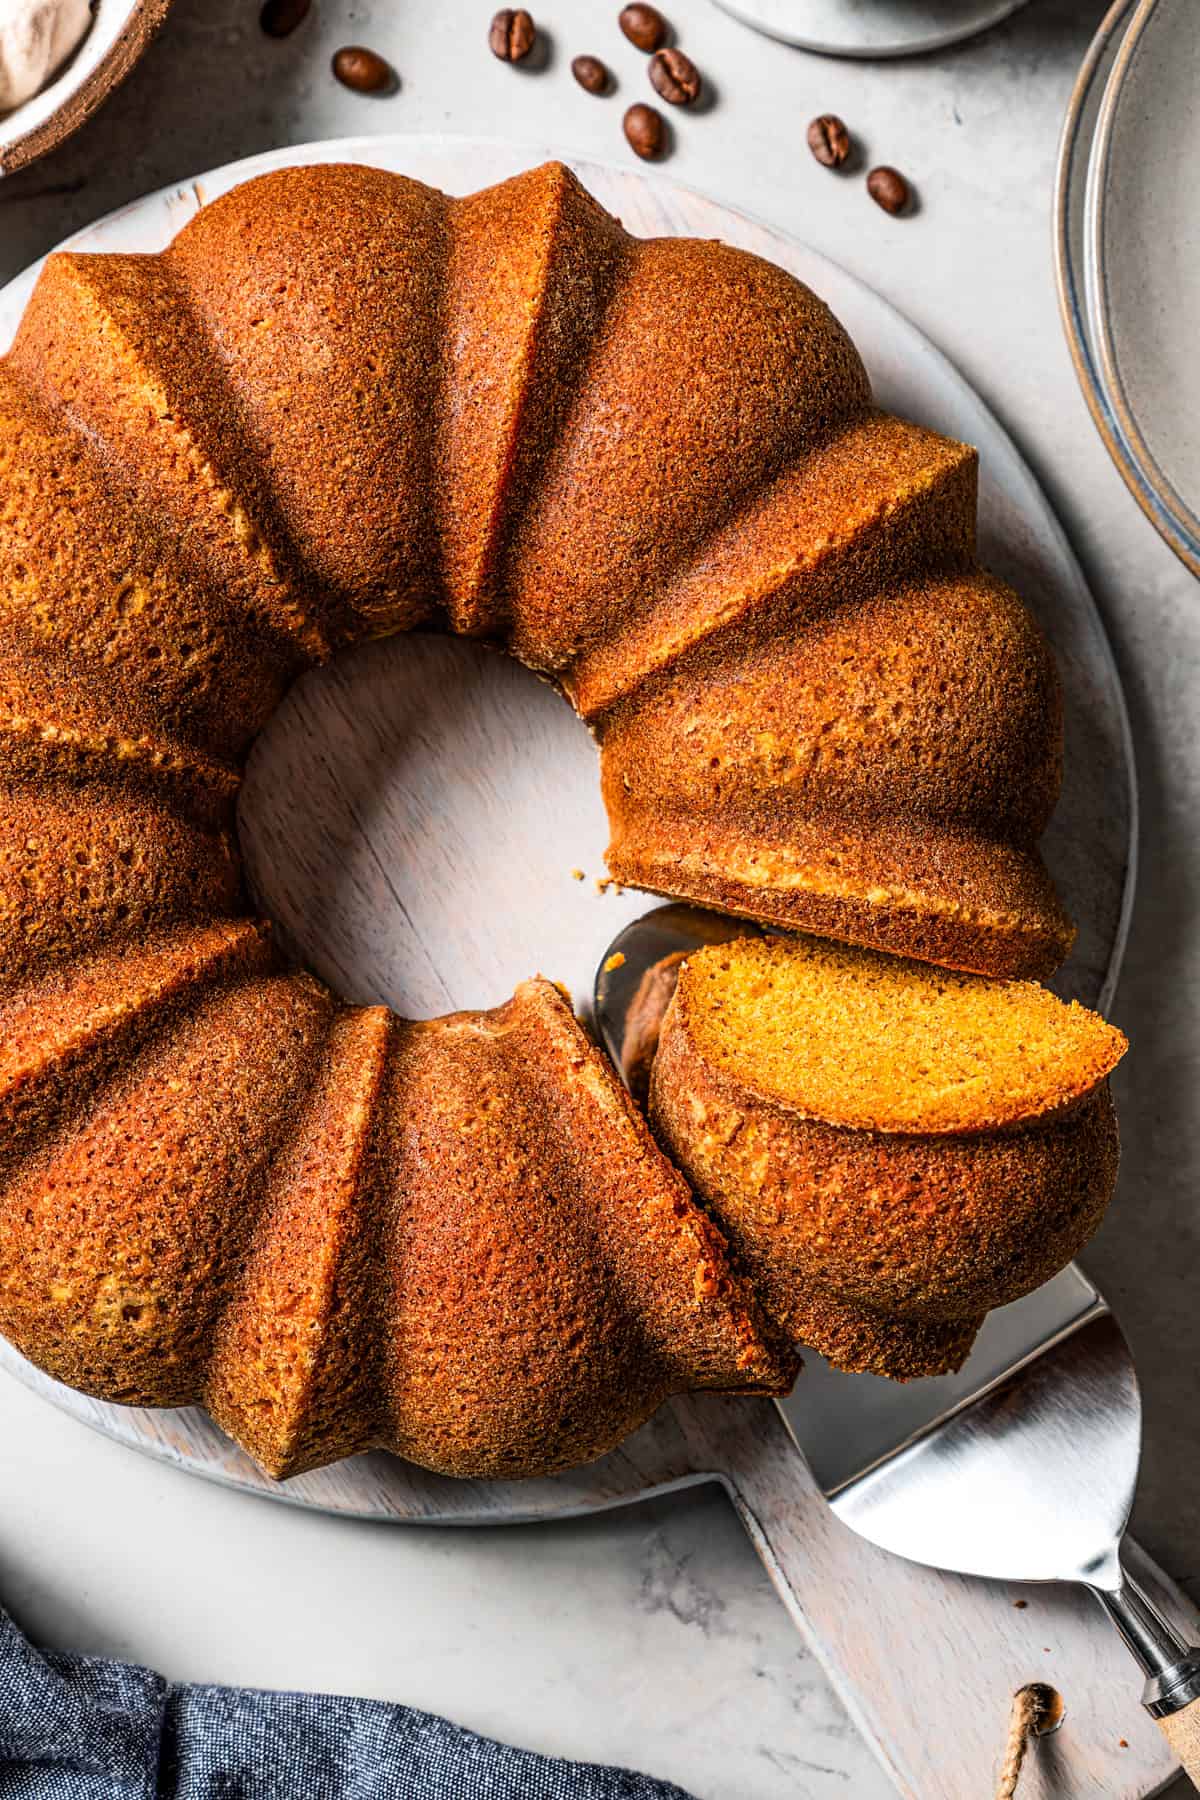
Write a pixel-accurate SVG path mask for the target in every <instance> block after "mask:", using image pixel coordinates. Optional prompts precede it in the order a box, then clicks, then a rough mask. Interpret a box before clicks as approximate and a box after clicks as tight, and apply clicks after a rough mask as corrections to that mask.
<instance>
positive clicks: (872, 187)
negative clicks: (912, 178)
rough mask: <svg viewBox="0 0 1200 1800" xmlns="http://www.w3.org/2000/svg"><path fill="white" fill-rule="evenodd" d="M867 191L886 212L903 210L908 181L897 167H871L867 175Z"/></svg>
mask: <svg viewBox="0 0 1200 1800" xmlns="http://www.w3.org/2000/svg"><path fill="white" fill-rule="evenodd" d="M867 192H868V194H870V196H871V198H872V200H873V201H874V202H875V204H876V206H882V208H883V210H884V212H886V213H900V212H903V211H904V209H905V207H906V206H907V205H908V197H909V196H908V183H907V181H905V179H904V177H903V175H901V173H900V171H899V170H898V169H889V168H888V167H887V166H886V165H885V166H884V167H883V168H881V169H872V170H871V173H870V174H869V175H868V176H867Z"/></svg>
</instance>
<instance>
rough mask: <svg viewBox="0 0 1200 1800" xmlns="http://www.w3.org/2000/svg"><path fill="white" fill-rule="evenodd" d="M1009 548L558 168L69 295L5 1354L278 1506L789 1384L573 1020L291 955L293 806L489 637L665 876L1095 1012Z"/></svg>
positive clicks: (17, 529) (31, 417)
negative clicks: (208, 1419)
mask: <svg viewBox="0 0 1200 1800" xmlns="http://www.w3.org/2000/svg"><path fill="white" fill-rule="evenodd" d="M974 515H975V458H974V454H973V452H971V451H970V450H969V449H967V448H966V447H964V446H963V445H960V444H954V443H949V442H947V441H946V440H944V439H942V438H939V437H937V436H935V435H934V434H933V433H931V432H929V431H926V430H923V429H921V428H919V427H917V426H915V425H909V424H905V423H903V422H902V421H900V420H897V419H894V418H891V417H888V416H886V415H884V414H882V413H881V412H879V411H878V410H877V409H875V408H874V407H873V405H872V401H871V395H870V389H869V384H868V381H867V377H866V374H865V372H864V369H863V366H862V363H861V361H860V359H859V357H858V355H857V353H856V351H855V349H854V347H853V345H852V344H851V343H850V341H849V339H848V338H847V336H846V334H845V333H844V332H843V330H842V329H841V327H840V326H839V325H838V323H837V321H836V320H835V319H834V318H833V317H832V315H831V314H830V313H829V312H828V310H827V309H826V307H825V306H824V305H823V304H822V303H821V301H819V300H818V299H817V298H816V297H815V296H814V295H813V294H811V293H810V292H809V291H808V290H807V289H806V288H804V287H803V286H802V285H801V284H800V283H798V282H797V281H795V280H794V279H792V278H791V277H790V276H788V275H787V274H785V273H784V272H783V271H782V270H780V269H778V268H776V267H774V266H773V265H771V264H769V263H767V262H763V261H761V260H759V259H757V258H755V257H752V256H749V255H746V254H744V253H742V252H740V251H737V250H734V249H730V248H728V247H726V246H724V245H722V244H719V243H699V242H690V241H686V240H677V239H666V240H662V241H640V240H638V239H636V238H634V237H632V236H630V235H629V234H628V233H626V232H625V231H624V230H623V229H622V228H621V226H620V225H619V224H618V223H617V221H616V220H614V219H612V218H611V217H609V216H608V215H607V214H606V213H605V212H604V211H603V210H602V209H601V208H600V207H599V206H598V205H597V204H596V203H595V202H594V201H593V200H592V199H591V198H590V197H589V195H588V194H587V193H586V192H585V191H584V190H583V189H582V188H581V187H580V186H579V184H578V183H577V182H576V181H575V179H574V178H573V177H572V176H571V175H570V174H569V173H568V172H567V171H566V170H565V169H563V168H562V167H560V166H557V165H550V166H548V167H546V168H542V169H536V170H533V171H532V172H530V173H528V174H525V175H522V176H519V177H517V178H516V179H515V180H512V181H507V182H505V183H503V184H502V185H500V186H498V187H496V188H494V189H491V190H489V191H487V192H485V193H481V194H476V195H473V196H470V197H468V198H466V199H462V200H453V199H450V198H448V197H447V196H445V195H443V194H440V193H437V192H435V191H433V190H432V189H430V188H427V187H424V186H422V185H421V184H420V183H418V182H415V181H410V180H406V179H404V178H402V177H400V176H397V175H393V174H387V173H384V172H381V171H379V170H376V169H372V168H366V167H359V166H340V165H319V166H311V167H301V168H295V169H289V170H285V171H282V172H280V173H278V174H273V175H268V176H265V177H263V178H261V179H259V180H256V181H252V182H250V183H248V184H247V185H245V186H243V187H241V188H238V189H236V190H234V191H233V192H232V193H229V194H227V195H225V196H224V197H222V198H220V199H218V200H217V201H216V202H215V203H214V204H212V205H210V206H208V207H206V208H205V209H204V210H202V211H201V212H200V214H199V215H198V216H197V217H196V218H195V219H194V221H193V222H192V223H191V224H189V225H188V226H187V228H186V229H185V230H184V231H183V232H182V233H181V234H180V235H179V237H178V238H177V239H176V240H175V242H174V243H173V244H172V245H171V246H170V247H169V248H168V249H167V250H166V251H165V252H164V253H163V254H162V255H157V256H135V255H96V256H91V255H81V254H64V255H58V256H53V257H51V258H50V259H49V261H48V263H47V264H46V267H45V269H44V271H43V273H42V275H41V277H40V279H39V282H38V285H37V288H36V291H35V293H34V295H33V297H32V299H31V301H30V304H29V307H28V309H27V311H26V314H25V317H24V320H23V321H22V324H21V326H20V328H19V331H18V334H17V337H16V341H15V343H14V345H13V348H12V351H11V353H10V354H9V356H8V357H7V358H6V359H4V360H3V361H2V362H0V591H2V592H3V597H4V606H3V609H2V611H0V1007H2V1008H3V1016H2V1019H0V1058H2V1070H3V1085H2V1088H0V1106H2V1107H3V1108H4V1109H5V1116H6V1117H7V1119H8V1121H9V1128H8V1130H7V1131H6V1133H5V1136H4V1138H3V1141H2V1143H0V1329H3V1330H4V1331H5V1332H7V1333H8V1335H9V1336H11V1337H12V1338H13V1340H14V1341H15V1342H16V1343H17V1344H18V1346H19V1347H20V1348H21V1349H23V1350H24V1351H25V1352H26V1354H28V1355H29V1356H31V1357H33V1358H34V1359H35V1360H36V1361H37V1362H39V1363H40V1364H41V1365H42V1366H43V1367H45V1368H47V1369H49V1370H50V1371H51V1372H52V1373H54V1374H55V1375H57V1376H60V1377H61V1378H62V1379H64V1380H67V1381H71V1382H74V1383H77V1384H79V1385H81V1386H84V1387H86V1388H88V1389H89V1390H90V1391H92V1392H95V1393H98V1394H104V1395H108V1396H110V1397H113V1398H118V1399H124V1400H128V1401H138V1402H144V1403H153V1404H176V1403H181V1402H185V1401H192V1400H197V1399H202V1400H204V1401H205V1403H206V1404H207V1405H209V1406H210V1407H211V1409H212V1410H213V1412H214V1413H215V1415H216V1416H217V1417H218V1418H219V1419H220V1420H221V1421H222V1423H224V1424H225V1425H226V1426H227V1427H228V1429H229V1430H230V1431H232V1432H233V1433H234V1435H235V1436H236V1437H238V1438H239V1439H240V1440H241V1441H242V1442H243V1443H244V1444H246V1445H247V1446H248V1447H249V1448H250V1449H251V1450H252V1451H253V1452H254V1453H255V1454H256V1455H257V1456H259V1457H260V1458H261V1460H262V1461H263V1462H264V1463H265V1464H266V1466H268V1467H270V1468H272V1469H274V1470H275V1471H276V1472H287V1471H289V1470H295V1469H299V1468H304V1467H308V1466H311V1465H312V1464H314V1463H315V1462H318V1461H320V1460H322V1459H325V1458H328V1457H332V1456H337V1455H341V1454H345V1453H346V1452H348V1451H350V1450H353V1449H357V1448H362V1447H364V1446H365V1445H367V1444H371V1443H381V1444H388V1445H391V1446H392V1447H393V1448H395V1449H398V1450H400V1451H402V1452H403V1454H405V1455H407V1456H410V1457H412V1458H414V1459H415V1460H417V1461H420V1462H425V1463H428V1464H429V1466H431V1467H435V1468H439V1469H449V1470H453V1471H454V1472H456V1473H461V1474H496V1473H505V1474H519V1473H531V1472H534V1471H538V1470H545V1469H549V1468H553V1467H558V1466H561V1465H562V1464H563V1463H564V1462H567V1461H574V1460H578V1459H579V1458H581V1457H586V1456H589V1455H594V1454H596V1453H598V1452H599V1451H601V1450H603V1449H605V1448H607V1447H608V1446H609V1445H611V1444H612V1443H613V1442H615V1441H616V1439H617V1438H618V1437H619V1436H620V1435H621V1434H622V1433H623V1432H624V1431H625V1430H626V1429H628V1428H629V1427H630V1426H632V1425H633V1424H635V1423H636V1422H637V1421H638V1420H639V1419H641V1418H643V1417H645V1415H646V1414H647V1413H648V1412H649V1411H650V1410H651V1409H652V1408H653V1407H654V1406H655V1405H656V1404H657V1403H658V1401H659V1400H660V1399H661V1398H662V1397H663V1395H664V1394H666V1393H668V1392H671V1391H673V1390H675V1389H678V1388H680V1387H685V1386H713V1387H723V1386H724V1387H732V1388H739V1389H740V1388H751V1389H760V1390H761V1389H767V1390H770V1389H778V1388H780V1387H783V1386H786V1384H787V1382H788V1381H789V1379H790V1377H791V1374H792V1371H793V1361H792V1358H791V1356H790V1353H788V1352H787V1351H786V1350H785V1349H783V1348H781V1346H780V1343H779V1341H778V1334H777V1333H774V1332H773V1331H772V1329H771V1328H770V1327H769V1326H766V1325H764V1324H762V1323H760V1322H756V1316H755V1313H754V1308H753V1306H752V1305H751V1303H750V1302H749V1301H748V1300H747V1299H745V1298H744V1297H743V1296H742V1294H741V1291H740V1289H739V1288H738V1287H737V1284H736V1282H735V1281H734V1279H733V1278H732V1277H731V1275H730V1274H729V1272H728V1270H727V1269H726V1267H725V1264H724V1261H723V1259H722V1254H721V1248H720V1244H719V1240H718V1235H717V1233H716V1232H715V1231H714V1230H713V1229H711V1228H710V1227H709V1226H707V1225H706V1224H705V1223H704V1222H703V1220H702V1219H701V1218H700V1217H699V1216H698V1215H697V1214H696V1213H695V1212H694V1211H693V1209H692V1208H691V1206H690V1203H689V1201H688V1197H687V1195H686V1193H685V1191H684V1189H683V1188H682V1186H681V1185H680V1182H679V1180H678V1178H677V1177H676V1175H675V1174H674V1172H673V1171H672V1170H671V1169H670V1168H669V1166H668V1165H667V1163H666V1162H665V1160H664V1159H663V1158H662V1157H661V1156H660V1155H659V1154H658V1152H657V1151H656V1150H655V1149H654V1147H653V1146H652V1144H651V1142H650V1141H649V1139H648V1138H647V1137H646V1135H645V1133H644V1131H643V1130H642V1128H641V1125H640V1123H639V1121H638V1119H637V1117H636V1116H635V1115H634V1113H633V1112H631V1110H630V1108H629V1106H628V1104H627V1103H626V1101H625V1100H624V1098H623V1097H622V1095H621V1094H620V1092H619V1091H618V1090H617V1089H616V1088H615V1087H614V1085H613V1082H612V1080H611V1077H610V1075H609V1073H608V1072H607V1071H606V1067H605V1066H604V1065H603V1064H602V1062H601V1061H600V1060H599V1059H598V1057H597V1054H596V1053H595V1052H594V1051H592V1050H591V1049H590V1048H589V1046H588V1045H587V1043H586V1042H585V1040H584V1039H583V1038H582V1036H581V1035H580V1032H579V1030H578V1028H577V1027H576V1026H575V1025H574V1023H573V1022H572V1020H571V1018H570V1016H569V1013H568V1011H567V1009H566V1007H565V1006H564V1005H563V1004H561V1003H560V1001H559V999H558V998H557V997H556V996H555V994H554V992H553V990H552V989H550V988H548V987H546V986H545V985H536V984H535V985H533V986H531V987H528V988H525V989H522V990H521V992H520V993H519V994H518V995H517V997H516V998H515V999H514V1000H513V1001H511V1002H509V1004H508V1005H507V1006H504V1007H501V1008H500V1009H499V1010H498V1011H496V1012H494V1013H484V1014H471V1015H461V1016H459V1017H456V1018H453V1019H447V1020H441V1021H434V1022H431V1023H426V1024H412V1023H407V1022H404V1021H401V1020H398V1019H395V1018H392V1017H390V1016H389V1015H387V1014H386V1013H383V1012H377V1011H371V1010H368V1011H365V1012H363V1011H358V1010H354V1009H350V1008H347V1007H344V1006H342V1005H340V1004H339V1003H338V1002H337V1001H336V1000H335V998H333V997H332V996H330V995H329V994H328V993H326V992H325V991H324V990H323V989H321V988H320V987H319V986H318V985H317V984H315V983H314V982H313V981H311V980H310V979H309V978H308V977H307V976H305V975H303V974H300V973H297V972H294V971H291V972H289V971H287V970H285V969H283V968H281V967H279V966H277V965H276V963H275V962H274V961H273V960H272V956H271V952H270V949H269V946H268V942H267V939H266V938H265V937H264V934H263V931H262V930H261V929H260V928H259V926H258V925H257V924H255V923H254V922H253V921H252V920H251V919H250V918H249V917H248V903H247V899H246V896H245V893H244V891H243V887H242V883H241V875H240V862H239V858H238V852H237V840H236V829H235V821H234V806H235V802H236V797H237V792H238V786H239V782H240V779H241V772H242V769H243V766H244V761H245V757H246V754H247V751H248V749H249V746H250V744H251V742H252V741H253V739H254V737H255V735H256V733H257V732H258V731H259V730H260V729H261V727H262V726H263V725H264V723H265V722H266V720H267V719H268V718H269V716H270V714H271V712H272V710H273V708H274V707H275V706H276V705H277V703H278V702H279V700H280V698H281V697H282V695H283V694H284V693H285V691H286V690H287V688H288V686H289V684H290V683H291V682H292V681H293V680H294V679H295V678H296V676H298V675H299V674H300V673H302V672H303V671H304V670H306V669H308V668H311V667H312V666H314V665H315V664H317V663H320V662H322V661H323V660H325V659H327V658H328V657H330V656H331V655H333V654H334V653H335V652H336V651H337V650H338V649H339V648H340V647H341V646H344V645H349V644H353V643H355V642H359V641H362V640H363V639H365V638H370V637H375V636H381V635H384V634H387V633H391V632H397V631H403V630H408V629H411V628H413V627H419V626H425V627H428V628H433V629H442V630H450V631H454V632H458V633H464V634H469V635H473V636H477V637H482V638H486V639H489V640H491V641H493V642H495V643H497V644H500V645H502V646H504V647H506V648H507V649H508V650H510V651H511V652H512V653H513V654H514V655H516V656H518V657H519V658H521V659H522V660H523V661H524V662H526V663H527V664H529V665H530V666H531V667H532V668H534V669H536V670H537V671H539V672H540V673H541V674H543V675H544V676H546V677H547V678H549V679H551V680H552V681H554V682H555V683H557V685H558V686H559V687H560V688H561V689H562V690H563V692H564V693H565V694H566V696H567V697H568V698H569V699H570V700H571V701H572V702H573V704H574V705H575V706H576V708H577V709H578V711H579V712H580V714H581V715H582V716H583V718H584V719H586V721H587V722H588V724H589V725H590V727H591V729H592V731H593V733H594V735H595V737H596V739H597V741H598V744H599V748H600V759H601V777H602V782H603V789H604V795H605V799H606V803H607V807H608V812H609V818H610V821H611V828H612V846H611V849H610V853H609V861H610V867H611V870H612V873H613V874H614V875H615V876H616V877H618V878H619V879H620V880H622V881H624V882H629V883H633V884H637V885H641V886H645V887H648V888H651V889H654V890H656V891H659V892H662V893H664V894H670V895H675V896H679V897H681V898H688V899H694V900H698V901H700V902H701V903H703V904H706V905H710V906H715V907H719V908H722V909H725V910H727V911H731V912H734V913H740V914H744V915H749V916H751V917H754V918H757V919H760V920H763V921H766V922H774V923H778V924H783V925H787V926H793V927H799V928H807V929H810V930H816V931H821V932H827V933H830V934H832V935H834V936H837V937H842V938H846V939H849V940H854V941H858V942H861V943H864V944H869V945H873V946H875V947H877V948H879V949H883V950H890V951H899V952H903V953H905V954H907V955H909V956H913V957H919V958H924V959H927V960H931V961H934V962H938V963H943V964H946V965H950V966H952V967H955V968H961V969H967V970H974V971H978V972H980V973H982V974H988V975H997V976H1027V975H1040V974H1045V973H1047V972H1049V971H1050V970H1051V969H1053V968H1054V967H1055V966H1056V965H1057V963H1058V962H1059V961H1060V960H1061V959H1062V957H1063V955H1064V954H1065V952H1066V950H1067V948H1068V946H1069V944H1070V941H1071V928H1070V926H1069V924H1068V922H1067V920H1066V918H1065V916H1064V914H1063V911H1062V908H1061V906H1060V905H1059V903H1058V900H1057V898H1056V896H1055V894H1054V892H1053V889H1052V887H1051V885H1050V882H1049V879H1048V877H1047V875H1046V872H1045V869H1044V867H1043V865H1042V862H1041V860H1040V857H1039V855H1038V851H1037V840H1038V837H1039V834H1040V833H1041V831H1042V829H1043V827H1044V825H1045V824H1046V821H1047V818H1048V816H1049V813H1050V811H1051V808H1052V806H1053V804H1054V800H1055V794H1056V790H1057V785H1058V778H1059V759H1060V714H1059V700H1058V692H1057V687H1056V679H1055V673H1054V669H1053V665H1052V661H1051V658H1050V655H1049V652H1048V650H1047V647H1046V645H1045V644H1044V643H1043V641H1042V639H1041V637H1040V635H1039V633H1038V631H1037V629H1036V627H1035V626H1034V625H1033V623H1032V621H1031V620H1030V618H1029V615H1028V614H1027V613H1026V612H1025V610H1024V608H1023V607H1022V605H1021V603H1020V602H1019V601H1018V600H1017V599H1016V598H1015V596H1014V595H1012V594H1011V593H1010V592H1009V591H1008V590H1007V589H1005V588H1004V587H1002V586H1001V585H1000V584H999V583H998V582H996V581H994V580H992V579H991V578H990V577H987V576H985V575H983V574H982V573H981V572H980V571H979V569H978V568H977V566H976V563H975V558H974Z"/></svg>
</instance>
